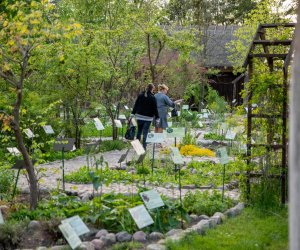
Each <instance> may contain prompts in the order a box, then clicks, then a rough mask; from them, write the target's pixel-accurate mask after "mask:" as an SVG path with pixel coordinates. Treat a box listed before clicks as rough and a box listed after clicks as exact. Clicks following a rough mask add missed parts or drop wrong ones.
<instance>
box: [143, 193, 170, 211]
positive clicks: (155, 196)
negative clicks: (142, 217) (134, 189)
mask: <svg viewBox="0 0 300 250" xmlns="http://www.w3.org/2000/svg"><path fill="white" fill-rule="evenodd" d="M140 196H141V197H142V200H143V201H144V204H145V206H146V207H147V208H148V209H153V208H157V207H162V206H164V205H165V204H164V202H163V200H162V199H161V197H160V194H159V193H158V192H157V191H156V190H154V189H152V190H149V191H145V192H142V193H140Z"/></svg>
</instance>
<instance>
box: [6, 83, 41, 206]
mask: <svg viewBox="0 0 300 250" xmlns="http://www.w3.org/2000/svg"><path fill="white" fill-rule="evenodd" d="M22 87H23V83H22V81H21V83H20V84H18V87H17V100H16V103H15V106H14V110H13V115H14V121H13V126H12V127H13V130H14V133H15V136H16V140H17V144H18V148H19V150H20V152H21V154H22V156H23V160H24V163H25V167H26V171H27V173H28V178H29V189H30V209H31V210H34V209H36V207H37V204H38V187H37V178H36V175H35V172H34V166H33V164H32V161H31V159H30V156H29V153H28V151H27V149H26V147H25V144H24V141H23V136H22V133H21V130H20V107H21V103H22V97H23V93H22Z"/></svg>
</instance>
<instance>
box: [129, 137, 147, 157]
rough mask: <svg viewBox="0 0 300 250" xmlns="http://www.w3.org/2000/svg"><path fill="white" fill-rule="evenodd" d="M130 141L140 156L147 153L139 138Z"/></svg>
mask: <svg viewBox="0 0 300 250" xmlns="http://www.w3.org/2000/svg"><path fill="white" fill-rule="evenodd" d="M130 143H131V145H132V147H133V149H134V150H135V152H136V154H137V155H138V156H140V155H143V154H145V153H146V151H145V149H144V147H143V145H142V144H141V142H140V141H139V140H138V139H136V140H133V141H131V142H130Z"/></svg>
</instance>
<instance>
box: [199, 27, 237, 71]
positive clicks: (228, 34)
mask: <svg viewBox="0 0 300 250" xmlns="http://www.w3.org/2000/svg"><path fill="white" fill-rule="evenodd" d="M238 28H239V26H217V25H212V26H209V27H208V28H207V29H206V31H204V32H203V31H202V32H203V36H202V39H201V40H202V44H203V45H204V50H203V54H202V55H201V56H200V61H201V62H202V63H203V65H204V66H205V67H232V64H231V62H229V61H228V58H227V57H228V55H229V51H228V48H227V46H226V44H227V43H229V42H230V41H232V40H234V39H235V37H234V36H233V33H234V31H236V30H237V29H238Z"/></svg>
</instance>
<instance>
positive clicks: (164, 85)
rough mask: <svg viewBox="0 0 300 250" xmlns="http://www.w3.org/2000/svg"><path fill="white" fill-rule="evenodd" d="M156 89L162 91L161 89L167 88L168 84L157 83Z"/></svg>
mask: <svg viewBox="0 0 300 250" xmlns="http://www.w3.org/2000/svg"><path fill="white" fill-rule="evenodd" d="M158 90H159V91H162V90H167V91H168V90H169V88H168V86H167V85H166V84H159V85H158Z"/></svg>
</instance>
